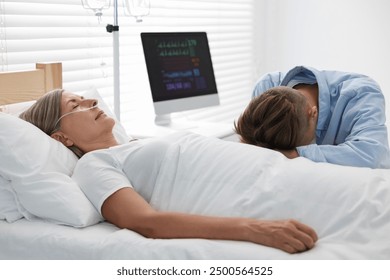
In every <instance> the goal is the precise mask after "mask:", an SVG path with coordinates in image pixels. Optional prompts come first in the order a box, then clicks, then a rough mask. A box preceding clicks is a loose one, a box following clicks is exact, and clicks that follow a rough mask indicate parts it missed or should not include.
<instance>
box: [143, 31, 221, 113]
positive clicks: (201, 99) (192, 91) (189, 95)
mask: <svg viewBox="0 0 390 280" xmlns="http://www.w3.org/2000/svg"><path fill="white" fill-rule="evenodd" d="M141 39H142V45H143V50H144V55H145V61H146V67H147V71H148V76H149V83H150V89H151V92H152V98H153V103H154V107H155V112H156V114H168V113H171V112H177V111H183V110H189V109H195V108H201V107H205V106H212V105H218V104H219V99H218V95H217V85H216V82H215V77H214V70H213V64H212V61H211V55H210V49H209V44H208V40H207V34H206V33H205V32H178V33H177V32H175V33H172V32H170V33H141Z"/></svg>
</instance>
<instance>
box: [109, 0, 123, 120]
mask: <svg viewBox="0 0 390 280" xmlns="http://www.w3.org/2000/svg"><path fill="white" fill-rule="evenodd" d="M106 30H107V32H109V33H112V38H113V52H114V54H113V64H114V113H115V116H116V118H117V119H118V121H120V115H121V112H120V64H119V25H118V0H114V25H111V24H107V26H106Z"/></svg>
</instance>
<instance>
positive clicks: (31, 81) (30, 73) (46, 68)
mask: <svg viewBox="0 0 390 280" xmlns="http://www.w3.org/2000/svg"><path fill="white" fill-rule="evenodd" d="M35 68H36V69H33V70H27V71H13V72H0V105H6V104H12V103H18V102H23V101H31V100H36V99H38V98H39V97H40V96H42V95H43V94H45V93H46V92H48V91H50V90H52V89H55V88H62V64H61V63H60V62H58V63H37V64H36V66H35Z"/></svg>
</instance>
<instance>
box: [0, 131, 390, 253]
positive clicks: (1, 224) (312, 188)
mask: <svg viewBox="0 0 390 280" xmlns="http://www.w3.org/2000/svg"><path fill="white" fill-rule="evenodd" d="M178 139H180V140H178ZM172 141H178V142H180V145H179V146H176V148H172V149H170V150H169V151H168V152H167V155H166V159H165V161H166V164H164V165H163V166H162V169H161V171H160V175H159V177H158V180H157V183H156V187H155V190H154V192H153V194H152V199H151V201H152V202H151V203H152V204H153V205H154V206H155V207H157V208H159V209H162V210H177V211H183V212H196V213H204V214H215V215H231V216H250V217H259V218H263V219H285V218H295V219H297V220H300V221H302V222H304V223H306V224H308V225H310V226H312V227H313V228H314V229H315V230H316V231H317V233H318V235H319V241H318V242H317V244H316V246H315V248H313V249H312V250H310V251H308V252H305V253H301V254H294V255H289V254H287V253H284V252H283V251H280V250H277V249H273V248H269V247H264V246H261V245H256V244H252V243H248V242H239V241H221V240H201V239H170V240H159V239H147V238H144V237H142V236H140V235H139V234H137V233H134V232H131V231H129V230H126V229H122V230H120V229H118V228H116V227H115V226H113V225H110V224H108V223H100V224H97V225H93V226H90V227H87V228H83V229H77V228H72V227H69V226H62V225H55V224H50V223H47V222H40V221H27V220H25V219H22V220H19V221H17V222H14V223H11V224H9V223H7V222H5V221H0V232H1V235H0V248H1V250H0V258H2V259H390V241H389V235H390V171H389V170H372V169H368V168H354V167H342V166H337V165H331V164H324V163H313V162H311V161H309V160H306V159H304V158H299V159H294V160H288V159H286V158H285V157H284V156H282V155H281V154H279V153H277V152H274V151H270V150H266V149H261V148H257V147H254V146H249V145H243V144H239V143H232V142H227V141H222V140H218V139H207V138H205V137H201V136H198V135H194V134H187V133H183V134H181V135H179V137H178V136H177V135H176V136H175V137H174V138H172ZM210 149H212V150H215V152H214V153H212V154H210V156H209V157H207V156H206V157H199V155H200V154H202V153H205V152H206V151H210ZM237 150H238V151H237ZM238 154H239V158H240V160H241V162H240V164H237V162H239V161H237V160H235V159H234V157H236V156H237V155H238ZM216 155H219V157H220V160H218V161H214V160H211V157H213V159H215V157H216ZM243 158H244V159H246V160H245V161H242V159H243ZM229 159H230V161H229ZM221 162H223V164H221ZM182 163H185V164H182ZM238 174H240V176H238ZM189 182H190V184H189ZM189 186H191V187H189ZM200 186H201V187H200ZM237 188H238V189H237ZM237 190H238V191H239V194H238V193H237ZM194 197H196V198H197V199H196V203H194V200H193V199H192V198H194Z"/></svg>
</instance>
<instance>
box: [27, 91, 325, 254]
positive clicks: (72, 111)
mask: <svg viewBox="0 0 390 280" xmlns="http://www.w3.org/2000/svg"><path fill="white" fill-rule="evenodd" d="M20 117H21V118H22V119H24V120H26V121H29V122H31V123H32V124H34V125H36V126H37V127H39V128H40V129H41V130H42V131H44V132H45V133H46V134H48V135H50V136H51V137H52V138H54V139H56V140H58V141H60V142H62V143H63V144H64V145H65V146H67V147H69V148H72V150H73V151H74V152H75V153H76V154H77V155H78V156H79V157H81V156H82V157H81V158H80V160H79V161H78V163H77V165H76V167H75V170H74V173H73V179H74V180H75V181H76V182H77V183H78V185H79V186H80V187H81V188H82V190H83V192H84V193H85V195H86V196H87V197H88V198H89V200H90V201H91V202H92V204H93V205H94V206H95V208H96V209H97V210H98V212H99V213H100V214H101V215H102V216H103V217H104V218H105V219H106V220H107V221H109V222H111V223H113V224H115V225H116V226H118V227H120V228H127V229H131V230H133V231H136V232H138V233H139V234H141V235H143V236H145V237H150V238H206V239H225V240H241V241H249V242H253V243H257V244H262V245H266V246H270V247H274V248H278V249H281V250H284V251H286V252H289V253H296V252H302V251H306V250H309V249H311V248H313V247H314V244H315V243H316V241H317V235H316V233H315V231H314V230H313V229H312V228H311V227H309V226H307V225H305V224H303V223H301V222H298V221H296V220H259V219H254V218H246V217H237V215H239V214H236V215H235V217H231V216H230V215H229V214H228V213H227V214H226V216H224V217H222V216H215V215H199V214H196V213H191V214H189V213H184V212H183V213H182V212H171V211H160V210H157V209H159V207H161V205H159V203H160V204H163V203H165V202H167V201H170V200H173V203H180V199H175V198H174V197H173V198H171V197H170V196H172V195H174V194H175V192H172V189H171V186H172V185H175V183H176V181H177V180H179V179H178V178H176V176H173V177H174V178H173V179H171V173H170V172H169V171H168V172H166V173H164V170H166V169H167V168H165V169H164V168H163V167H162V166H163V164H165V163H168V164H169V165H170V166H172V165H174V163H173V162H172V161H173V158H172V157H169V156H168V155H171V154H172V151H173V152H175V151H177V150H180V147H181V146H180V145H181V142H180V139H179V140H177V141H176V140H175V141H176V142H175V141H172V138H161V139H143V140H137V141H131V142H129V143H126V144H122V145H120V144H118V142H117V140H116V139H115V137H114V135H113V127H114V125H115V120H113V119H112V118H110V117H109V116H107V115H106V114H105V113H104V112H103V111H102V110H101V109H100V108H99V104H98V103H97V100H95V99H85V98H83V97H81V96H78V95H75V94H72V93H70V92H66V91H64V90H54V91H52V92H50V93H47V94H46V95H45V96H43V97H42V98H40V99H39V100H38V101H37V102H36V103H35V104H34V105H32V106H31V107H30V108H29V109H28V110H27V111H25V112H24V113H22V114H21V116H20ZM172 137H173V136H172ZM202 139H204V141H213V139H211V138H206V137H204V138H202ZM184 140H185V139H184ZM187 142H188V141H187ZM240 146H243V145H240ZM214 147H215V146H213V147H212V149H209V150H208V151H206V152H204V153H200V155H198V157H197V160H200V158H201V157H205V156H207V155H208V154H209V153H218V151H215V149H214ZM183 150H185V149H183ZM168 151H169V152H168ZM183 154H185V151H182V150H180V153H179V156H181V155H183ZM176 156H178V154H175V157H176ZM167 157H168V159H166V158H167ZM191 158H193V157H191ZM213 158H214V159H215V161H218V160H220V158H219V157H218V155H216V154H215V155H214V156H213ZM164 159H165V160H164ZM208 159H209V157H207V160H208ZM241 160H242V159H241V158H239V161H237V162H234V161H233V160H232V161H233V162H234V163H235V165H239V162H241ZM179 163H180V166H179V167H180V168H178V169H177V170H176V171H178V170H179V169H180V170H191V172H193V171H194V169H195V168H197V167H198V168H202V166H203V165H202V166H201V167H199V166H196V163H194V164H192V163H189V162H188V161H187V160H181V161H179ZM217 163H218V164H216V165H215V166H216V167H217V168H218V169H220V163H219V162H217ZM221 163H222V162H221ZM205 168H208V170H209V169H210V167H209V166H206V167H205ZM168 169H169V168H168ZM202 170H203V169H202ZM176 171H174V172H173V174H177V173H176ZM202 172H203V171H202ZM258 173H259V172H257V171H256V174H258ZM162 174H167V175H166V176H165V177H164V175H162ZM254 176H255V175H254ZM177 177H179V178H180V176H177ZM236 177H239V176H236ZM161 178H163V179H161ZM246 178H247V177H246V176H244V175H242V176H241V177H239V178H237V180H238V181H240V179H242V180H243V182H242V184H244V183H245V182H246V183H247V181H246ZM157 179H160V180H159V181H158V182H157ZM214 181H215V180H214ZM240 182H241V181H240ZM180 184H181V186H180V187H181V188H180V189H183V188H184V187H185V186H184V185H182V184H192V185H191V186H190V188H192V190H194V189H195V186H196V185H195V184H194V182H193V181H192V180H185V181H183V182H182V183H179V185H180ZM213 184H214V186H215V184H216V183H213V182H210V183H208V184H204V185H201V189H204V188H205V185H211V186H212V185H213ZM230 184H231V185H233V183H230ZM242 184H241V185H240V184H238V185H237V186H240V187H241V188H238V187H237V188H234V192H235V194H234V195H237V196H239V195H240V193H241V192H242ZM156 186H158V189H159V190H160V192H159V191H158V190H157V191H156V188H157V187H156ZM226 187H227V186H226ZM155 191H156V192H158V193H159V196H161V195H163V194H164V195H165V196H168V197H167V198H166V199H160V198H159V199H157V200H155V201H154V204H153V206H152V205H151V204H150V200H151V196H152V194H153V192H155ZM172 193H173V194H172ZM191 193H192V194H193V192H191ZM191 193H187V195H186V197H189V196H191ZM195 194H196V192H195ZM214 195H215V196H219V195H220V194H218V193H217V194H214ZM209 196H210V195H209ZM191 199H193V200H192V202H193V203H194V204H197V203H199V201H198V199H200V198H199V197H198V196H197V195H192V197H191ZM256 204H257V203H256ZM175 207H176V206H175ZM203 210H204V209H202V213H206V214H207V211H206V212H204V211H203ZM229 216H230V217H229Z"/></svg>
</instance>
